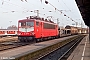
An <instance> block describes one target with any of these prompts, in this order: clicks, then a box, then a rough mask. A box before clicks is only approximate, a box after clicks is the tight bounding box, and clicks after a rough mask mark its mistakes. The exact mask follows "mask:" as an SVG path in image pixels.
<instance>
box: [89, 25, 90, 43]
mask: <svg viewBox="0 0 90 60" xmlns="http://www.w3.org/2000/svg"><path fill="white" fill-rule="evenodd" d="M89 44H90V27H89Z"/></svg>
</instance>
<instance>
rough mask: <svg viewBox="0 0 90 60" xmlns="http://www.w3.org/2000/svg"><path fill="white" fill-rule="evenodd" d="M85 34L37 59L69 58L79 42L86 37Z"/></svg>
mask: <svg viewBox="0 0 90 60" xmlns="http://www.w3.org/2000/svg"><path fill="white" fill-rule="evenodd" d="M84 37H85V36H80V37H78V38H76V39H74V40H72V41H71V42H69V43H67V44H65V45H63V46H62V47H59V48H57V49H55V50H53V51H51V52H49V53H47V54H45V55H43V56H41V57H39V58H37V59H36V60H67V58H68V57H69V55H70V54H71V53H72V51H73V50H74V49H75V47H76V46H77V45H78V44H79V42H80V41H81V40H82V39H83V38H84Z"/></svg>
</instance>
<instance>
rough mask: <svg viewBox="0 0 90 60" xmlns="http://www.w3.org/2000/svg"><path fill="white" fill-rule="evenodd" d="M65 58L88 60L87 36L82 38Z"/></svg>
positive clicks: (88, 44) (88, 46)
mask: <svg viewBox="0 0 90 60" xmlns="http://www.w3.org/2000/svg"><path fill="white" fill-rule="evenodd" d="M67 60H90V43H89V36H86V37H85V38H83V40H82V41H81V42H80V43H79V45H78V46H77V47H76V48H75V50H74V51H73V53H72V54H71V55H70V56H69V58H68V59H67Z"/></svg>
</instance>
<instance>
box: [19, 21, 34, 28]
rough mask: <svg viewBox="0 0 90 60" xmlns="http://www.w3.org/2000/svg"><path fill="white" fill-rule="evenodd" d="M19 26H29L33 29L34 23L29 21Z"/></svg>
mask: <svg viewBox="0 0 90 60" xmlns="http://www.w3.org/2000/svg"><path fill="white" fill-rule="evenodd" d="M19 26H20V27H21V26H30V27H33V26H34V22H33V21H29V22H20V23H19Z"/></svg>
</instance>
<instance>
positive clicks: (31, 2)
mask: <svg viewBox="0 0 90 60" xmlns="http://www.w3.org/2000/svg"><path fill="white" fill-rule="evenodd" d="M47 1H48V2H49V3H50V4H52V5H53V6H54V7H55V8H57V9H58V10H60V11H62V12H63V13H64V14H66V16H67V17H66V16H64V14H62V13H60V12H59V11H57V10H55V8H54V7H53V6H51V5H50V4H45V0H42V2H41V0H27V2H26V1H24V0H23V2H22V1H21V0H0V28H1V27H2V28H7V27H8V26H10V25H16V26H17V25H18V20H22V19H24V18H26V17H28V16H30V15H34V16H35V15H36V13H35V12H30V11H35V10H39V13H40V14H39V16H40V17H44V18H46V17H47V16H52V17H53V20H54V22H55V23H56V19H57V18H59V22H60V24H59V26H66V25H72V24H75V22H78V26H80V23H81V22H82V23H83V27H86V26H85V25H84V22H83V20H82V17H81V15H80V12H79V10H78V8H77V5H76V3H75V1H74V0H47ZM49 11H52V12H49ZM68 17H70V18H71V19H73V20H74V21H75V22H73V21H72V20H71V19H70V18H68ZM11 21H12V22H11ZM73 26H75V25H73Z"/></svg>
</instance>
